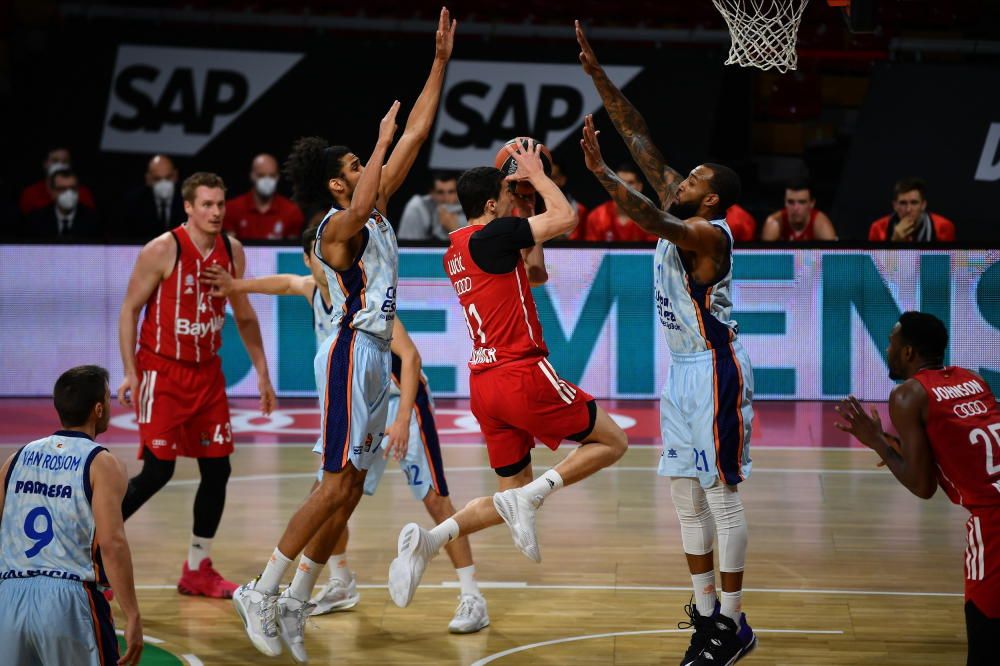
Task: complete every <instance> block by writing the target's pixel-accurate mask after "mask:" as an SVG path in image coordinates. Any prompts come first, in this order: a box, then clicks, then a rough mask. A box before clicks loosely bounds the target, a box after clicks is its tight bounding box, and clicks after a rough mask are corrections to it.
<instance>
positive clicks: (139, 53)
mask: <svg viewBox="0 0 1000 666" xmlns="http://www.w3.org/2000/svg"><path fill="white" fill-rule="evenodd" d="M301 59H302V55H301V54H298V53H270V52H264V51H223V50H216V49H183V48H168V47H152V46H127V45H126V46H119V47H118V57H117V59H116V61H115V70H114V76H113V78H112V83H111V90H110V91H109V97H108V110H107V114H106V116H105V120H104V134H103V136H102V138H101V149H102V150H107V151H118V152H125V153H153V152H169V153H171V154H174V155H194V154H196V153H198V151H200V150H201V149H202V148H203V147H204V146H205V145H206V144H207V143H208V142H209V141H211V140H212V139H213V138H214V137H216V136H218V134H219V133H220V132H221V131H222V130H224V129H225V128H226V127H228V126H229V125H230V124H231V123H232V122H233V121H234V120H235V119H236V118H237V117H238V116H239V115H240V114H241V113H243V112H244V111H245V110H246V109H247V108H249V107H250V105H252V104H253V103H254V102H255V101H256V100H257V99H258V98H259V97H260V96H261V95H262V94H264V92H266V91H267V90H268V89H269V88H270V87H271V86H273V85H274V84H275V82H277V81H278V79H280V78H281V77H282V76H284V75H285V74H286V73H287V72H288V71H289V70H290V69H291V68H292V67H293V66H294V65H295V64H296V63H297V62H298V61H299V60H301Z"/></svg>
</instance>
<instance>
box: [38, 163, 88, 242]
mask: <svg viewBox="0 0 1000 666" xmlns="http://www.w3.org/2000/svg"><path fill="white" fill-rule="evenodd" d="M48 188H49V190H50V191H51V192H52V194H53V196H54V197H55V200H54V201H53V202H52V203H50V204H49V205H48V206H46V207H45V208H40V209H38V210H35V211H33V212H32V213H31V214H29V215H28V216H27V217H26V218H25V224H24V229H25V235H26V236H27V237H29V238H33V239H39V240H42V239H44V240H51V241H59V242H67V243H72V242H86V241H94V240H100V237H101V227H100V223H99V221H98V219H97V213H95V212H94V211H93V209H91V208H88V207H86V206H83V205H81V203H80V184H79V183H78V182H77V178H76V174H75V173H73V170H72V169H69V168H64V169H59V170H57V171H53V172H52V175H51V176H49V183H48Z"/></svg>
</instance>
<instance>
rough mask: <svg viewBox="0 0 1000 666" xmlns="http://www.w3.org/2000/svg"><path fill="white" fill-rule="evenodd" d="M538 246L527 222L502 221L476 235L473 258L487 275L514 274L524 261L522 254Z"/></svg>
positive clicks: (518, 219) (471, 251)
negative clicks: (522, 260)
mask: <svg viewBox="0 0 1000 666" xmlns="http://www.w3.org/2000/svg"><path fill="white" fill-rule="evenodd" d="M534 244H535V237H534V235H533V234H532V233H531V225H530V224H528V220H527V218H524V217H501V218H497V219H495V220H493V221H492V222H490V223H489V224H487V225H486V226H485V227H483V228H482V229H480V230H479V231H477V232H475V233H473V234H472V236H471V237H470V238H469V254H471V255H472V260H473V261H475V262H476V265H477V266H479V267H480V268H481V269H483V270H484V271H486V272H487V273H494V274H501V273H510V272H511V271H512V270H514V268H515V267H516V266H517V262H518V261H520V259H521V250H523V249H524V248H527V247H531V246H532V245H534Z"/></svg>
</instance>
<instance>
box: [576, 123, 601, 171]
mask: <svg viewBox="0 0 1000 666" xmlns="http://www.w3.org/2000/svg"><path fill="white" fill-rule="evenodd" d="M600 135H601V132H600V130H598V129H596V128H595V127H594V116H593V115H592V114H587V117H586V118H585V119H584V121H583V138H582V139H580V147H581V148H583V159H584V161H585V162H586V163H587V168H588V169H590V170H591V171H592V172H594V173H599V172H601V171H604V169H605V164H604V156H603V155H601V144H600V143H599V142H598V140H597V137H599V136H600Z"/></svg>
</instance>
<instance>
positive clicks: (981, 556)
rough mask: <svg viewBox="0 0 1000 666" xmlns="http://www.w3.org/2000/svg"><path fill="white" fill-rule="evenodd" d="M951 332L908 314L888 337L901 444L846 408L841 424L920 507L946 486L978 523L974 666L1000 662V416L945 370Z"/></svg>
mask: <svg viewBox="0 0 1000 666" xmlns="http://www.w3.org/2000/svg"><path fill="white" fill-rule="evenodd" d="M947 347H948V330H947V329H946V328H945V325H944V324H943V323H942V322H941V320H940V319H938V318H937V317H935V316H934V315H930V314H926V313H924V312H906V313H904V314H903V316H901V317H900V318H899V322H898V323H897V324H896V325H895V326H894V327H893V329H892V333H891V334H890V336H889V349H888V351H887V356H888V361H889V376H890V377H891V378H892V379H895V380H902V381H903V383H902V384H900V385H899V386H897V387H896V388H894V389H893V390H892V393H890V394H889V416H890V417H891V418H892V424H893V426H895V428H896V431H897V432H898V433H899V437H898V438H896V437H893V436H892V435H888V434H886V433H885V432H884V431H883V430H882V423H881V420H880V419H879V417H878V413H877V412H876V411H875V410H874V409H872V410H871V415H870V416H869V415H868V414H866V413H865V411H864V409H863V408H862V407H861V403H859V402H858V400H857V398H855V397H854V396H851V397H850V398H848V399H847V400H844V401H843V403H842V404H841V406H839V407H838V408H837V411H838V412H839V413H840V415H841V416H842V417H843V418H844V420H845V421H846V423H840V422H838V423H836V426H837V427H838V428H840V429H841V430H843V431H845V432H848V433H850V434H852V435H854V436H855V437H856V438H857V439H858V440H859V441H860V442H861V443H862V444H864V445H865V446H867V447H869V448H871V449H872V450H874V451H875V452H876V453H878V454H879V455H880V456H881V457H882V460H884V461H885V464H886V465H887V466H888V467H889V469H890V470H891V471H892V473H893V475H894V476H895V477H896V478H897V479H898V480H899V482H900V483H902V484H903V485H904V486H906V488H907V489H908V490H909V491H910V492H911V493H913V494H914V495H916V496H917V497H920V498H921V499H930V498H931V497H932V496H933V495H934V492H935V491H936V490H937V488H938V486H939V485H940V486H941V488H942V489H943V490H944V492H945V493H946V494H947V495H948V499H950V500H951V501H952V502H954V503H955V504H960V505H962V506H964V507H965V508H966V509H968V510H969V513H971V514H972V515H971V516H970V518H969V521H968V522H967V523H966V531H967V534H968V548H967V549H966V552H965V627H966V632H967V634H968V638H969V653H968V660H967V662H966V663H967V664H968V666H986V665H988V664H996V663H998V661H1000V647H998V643H997V636H998V635H1000V408H998V407H997V401H996V398H995V397H994V396H993V392H992V391H991V390H990V387H989V386H988V385H987V384H986V382H985V381H984V380H983V378H982V377H980V376H979V375H977V374H976V373H974V372H972V371H971V370H966V369H965V368H959V367H957V366H945V365H944V354H945V349H946V348H947Z"/></svg>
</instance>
